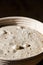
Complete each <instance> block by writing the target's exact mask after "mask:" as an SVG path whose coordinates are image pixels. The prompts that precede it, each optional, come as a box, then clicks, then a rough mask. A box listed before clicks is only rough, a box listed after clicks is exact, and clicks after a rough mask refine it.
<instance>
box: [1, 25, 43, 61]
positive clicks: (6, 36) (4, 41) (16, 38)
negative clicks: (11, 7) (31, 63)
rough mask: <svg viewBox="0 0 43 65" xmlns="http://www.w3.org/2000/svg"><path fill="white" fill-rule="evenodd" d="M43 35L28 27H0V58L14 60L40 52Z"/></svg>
mask: <svg viewBox="0 0 43 65" xmlns="http://www.w3.org/2000/svg"><path fill="white" fill-rule="evenodd" d="M42 41H43V36H42V35H41V34H40V33H39V32H37V31H35V30H32V29H30V28H27V27H20V26H6V27H2V28H0V58H1V59H2V58H4V59H8V60H15V59H23V58H27V57H32V56H35V55H37V54H39V53H40V52H41V50H42V49H41V47H42V44H41V43H43V42H42Z"/></svg>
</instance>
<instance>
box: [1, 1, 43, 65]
mask: <svg viewBox="0 0 43 65" xmlns="http://www.w3.org/2000/svg"><path fill="white" fill-rule="evenodd" d="M7 16H25V17H31V18H34V19H37V20H40V21H41V22H43V0H26V1H25V0H0V17H7ZM42 63H43V60H42V61H41V62H40V63H39V64H40V65H43V64H42ZM39 64H38V65H39Z"/></svg>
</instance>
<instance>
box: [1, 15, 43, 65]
mask: <svg viewBox="0 0 43 65" xmlns="http://www.w3.org/2000/svg"><path fill="white" fill-rule="evenodd" d="M8 25H19V26H27V27H30V28H32V29H34V30H36V31H38V32H40V33H41V34H42V35H43V23H41V22H40V21H37V20H34V19H32V18H27V17H17V16H16V17H4V18H0V27H3V26H8ZM42 59H43V45H42V51H41V52H40V53H39V54H36V55H35V56H32V57H28V58H24V59H18V60H7V59H6V60H5V59H0V64H1V65H36V64H37V63H38V62H40V61H41V60H42Z"/></svg>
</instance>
